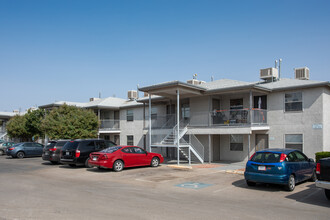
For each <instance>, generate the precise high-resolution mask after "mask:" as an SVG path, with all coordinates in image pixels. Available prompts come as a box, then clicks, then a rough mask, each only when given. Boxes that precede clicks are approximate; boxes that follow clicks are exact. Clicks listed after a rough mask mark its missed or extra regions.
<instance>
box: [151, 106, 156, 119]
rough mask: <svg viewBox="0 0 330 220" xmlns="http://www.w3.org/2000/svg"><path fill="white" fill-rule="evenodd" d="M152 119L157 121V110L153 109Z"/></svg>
mask: <svg viewBox="0 0 330 220" xmlns="http://www.w3.org/2000/svg"><path fill="white" fill-rule="evenodd" d="M151 119H157V108H156V107H151Z"/></svg>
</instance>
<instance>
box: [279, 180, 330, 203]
mask: <svg viewBox="0 0 330 220" xmlns="http://www.w3.org/2000/svg"><path fill="white" fill-rule="evenodd" d="M306 187H308V189H305V190H303V191H300V192H296V193H293V194H290V195H288V196H286V197H285V198H288V199H292V200H295V201H296V202H300V203H306V204H310V205H316V206H323V207H330V201H329V200H327V198H326V197H325V194H324V190H323V189H320V188H317V187H316V186H315V184H314V183H310V184H309V185H308V186H306ZM293 192H294V191H293Z"/></svg>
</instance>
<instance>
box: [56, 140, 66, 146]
mask: <svg viewBox="0 0 330 220" xmlns="http://www.w3.org/2000/svg"><path fill="white" fill-rule="evenodd" d="M67 142H68V141H58V142H57V143H56V147H63V146H64V145H65V144H66V143H67Z"/></svg>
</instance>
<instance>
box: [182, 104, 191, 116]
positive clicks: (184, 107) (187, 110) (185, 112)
mask: <svg viewBox="0 0 330 220" xmlns="http://www.w3.org/2000/svg"><path fill="white" fill-rule="evenodd" d="M181 112H182V118H184V119H188V118H190V106H189V104H182V107H181Z"/></svg>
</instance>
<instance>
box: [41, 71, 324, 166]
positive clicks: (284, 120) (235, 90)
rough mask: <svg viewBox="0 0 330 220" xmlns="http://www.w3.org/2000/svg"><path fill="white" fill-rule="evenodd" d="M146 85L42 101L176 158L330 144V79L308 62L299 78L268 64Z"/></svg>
mask: <svg viewBox="0 0 330 220" xmlns="http://www.w3.org/2000/svg"><path fill="white" fill-rule="evenodd" d="M139 91H141V92H144V93H145V96H144V97H141V98H138V95H137V92H136V91H129V92H128V97H127V99H121V98H114V97H109V98H103V99H99V98H91V99H90V101H89V102H86V103H77V102H55V103H51V104H48V105H43V106H40V108H44V109H49V108H54V107H58V106H60V105H63V104H64V103H66V104H68V105H75V106H77V107H81V108H86V109H92V110H93V111H94V112H95V114H96V115H97V116H98V118H99V120H100V122H101V126H100V128H99V137H100V138H104V139H107V140H111V141H114V142H116V143H117V144H122V145H137V146H140V147H142V148H145V149H147V150H151V151H157V152H160V153H162V154H163V155H164V156H165V157H168V158H173V159H177V158H178V157H180V158H181V159H188V158H191V159H192V160H195V161H200V162H217V161H245V160H247V159H248V158H249V157H250V156H251V155H252V154H253V153H254V152H255V151H256V150H261V149H266V148H296V149H300V150H302V151H303V152H304V153H305V154H306V155H307V156H309V157H314V154H315V152H319V151H330V137H329V135H327V134H329V131H330V114H329V108H330V84H329V82H323V81H313V80H309V69H308V68H299V69H296V70H295V73H294V77H293V78H292V79H284V78H283V79H279V78H278V73H277V69H276V68H268V69H264V70H261V71H260V81H258V82H243V81H237V80H230V79H221V80H216V81H211V82H204V81H199V80H197V79H193V80H188V81H187V82H180V81H171V82H164V83H159V84H156V85H151V86H145V87H142V88H139ZM149 116H150V117H149ZM178 149H179V150H178Z"/></svg>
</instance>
